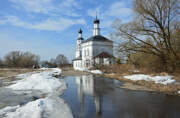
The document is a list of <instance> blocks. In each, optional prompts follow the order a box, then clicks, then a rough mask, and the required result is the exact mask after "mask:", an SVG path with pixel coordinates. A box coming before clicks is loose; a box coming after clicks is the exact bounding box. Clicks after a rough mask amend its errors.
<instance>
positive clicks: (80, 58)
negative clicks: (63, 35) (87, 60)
mask: <svg viewBox="0 0 180 118" xmlns="http://www.w3.org/2000/svg"><path fill="white" fill-rule="evenodd" d="M76 60H82V57H78V58H75V59H73V60H72V61H76Z"/></svg>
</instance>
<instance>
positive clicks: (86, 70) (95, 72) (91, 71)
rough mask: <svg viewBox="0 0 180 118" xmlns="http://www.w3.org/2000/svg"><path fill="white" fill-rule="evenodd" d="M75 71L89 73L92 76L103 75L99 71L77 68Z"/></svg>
mask: <svg viewBox="0 0 180 118" xmlns="http://www.w3.org/2000/svg"><path fill="white" fill-rule="evenodd" d="M76 70H79V71H84V72H89V73H93V74H103V72H102V71H100V70H88V69H84V68H78V69H76Z"/></svg>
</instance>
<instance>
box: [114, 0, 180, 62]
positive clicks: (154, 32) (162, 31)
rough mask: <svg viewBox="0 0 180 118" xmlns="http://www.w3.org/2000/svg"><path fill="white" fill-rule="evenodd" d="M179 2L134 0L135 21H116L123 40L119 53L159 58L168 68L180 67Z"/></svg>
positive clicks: (174, 0)
mask: <svg viewBox="0 0 180 118" xmlns="http://www.w3.org/2000/svg"><path fill="white" fill-rule="evenodd" d="M179 3H180V1H179V0H134V3H133V4H134V6H133V8H134V9H133V10H134V12H135V18H134V20H133V21H131V22H129V23H125V24H121V23H120V21H119V20H117V21H115V22H114V27H115V28H116V31H117V32H116V33H115V35H116V36H120V37H121V44H120V47H119V51H120V52H123V51H125V52H126V53H127V56H128V55H129V54H132V53H136V52H142V53H146V54H151V55H155V56H157V57H159V58H160V59H161V60H162V63H164V65H167V63H171V64H173V63H174V62H175V65H177V64H180V50H179V45H177V44H178V42H180V41H179V40H180V39H179V30H180V27H179V24H180V20H179V19H180V14H179V11H180V9H179V8H180V6H179ZM173 65H174V64H173Z"/></svg>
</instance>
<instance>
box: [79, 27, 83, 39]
mask: <svg viewBox="0 0 180 118" xmlns="http://www.w3.org/2000/svg"><path fill="white" fill-rule="evenodd" d="M82 32H83V31H82V30H81V28H80V29H79V31H78V33H79V35H78V39H80V40H82V39H83V37H82Z"/></svg>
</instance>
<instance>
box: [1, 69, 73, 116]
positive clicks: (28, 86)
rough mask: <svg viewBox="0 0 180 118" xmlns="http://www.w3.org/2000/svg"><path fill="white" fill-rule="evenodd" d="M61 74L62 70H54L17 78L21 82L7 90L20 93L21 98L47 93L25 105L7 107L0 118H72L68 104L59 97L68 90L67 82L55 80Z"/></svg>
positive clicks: (2, 110) (22, 75) (27, 74)
mask: <svg viewBox="0 0 180 118" xmlns="http://www.w3.org/2000/svg"><path fill="white" fill-rule="evenodd" d="M59 74H61V69H58V68H52V69H45V70H44V71H43V72H38V73H26V74H21V75H18V76H17V78H21V80H18V81H16V83H15V84H12V85H10V86H8V87H6V89H11V91H13V92H15V93H16V92H18V94H19V96H20V95H23V93H26V94H31V92H34V91H37V92H38V91H41V92H40V94H42V93H45V96H44V98H40V99H36V100H35V101H30V102H28V103H26V104H24V105H16V106H7V107H5V108H3V109H1V110H0V117H5V118H72V117H73V116H72V112H71V110H70V108H69V107H68V105H67V103H65V101H64V100H63V99H61V98H60V97H59V95H60V94H62V92H63V90H65V89H66V84H65V82H64V81H63V80H60V79H58V78H55V76H56V75H59ZM26 94H25V95H26ZM22 102H23V101H22Z"/></svg>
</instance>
